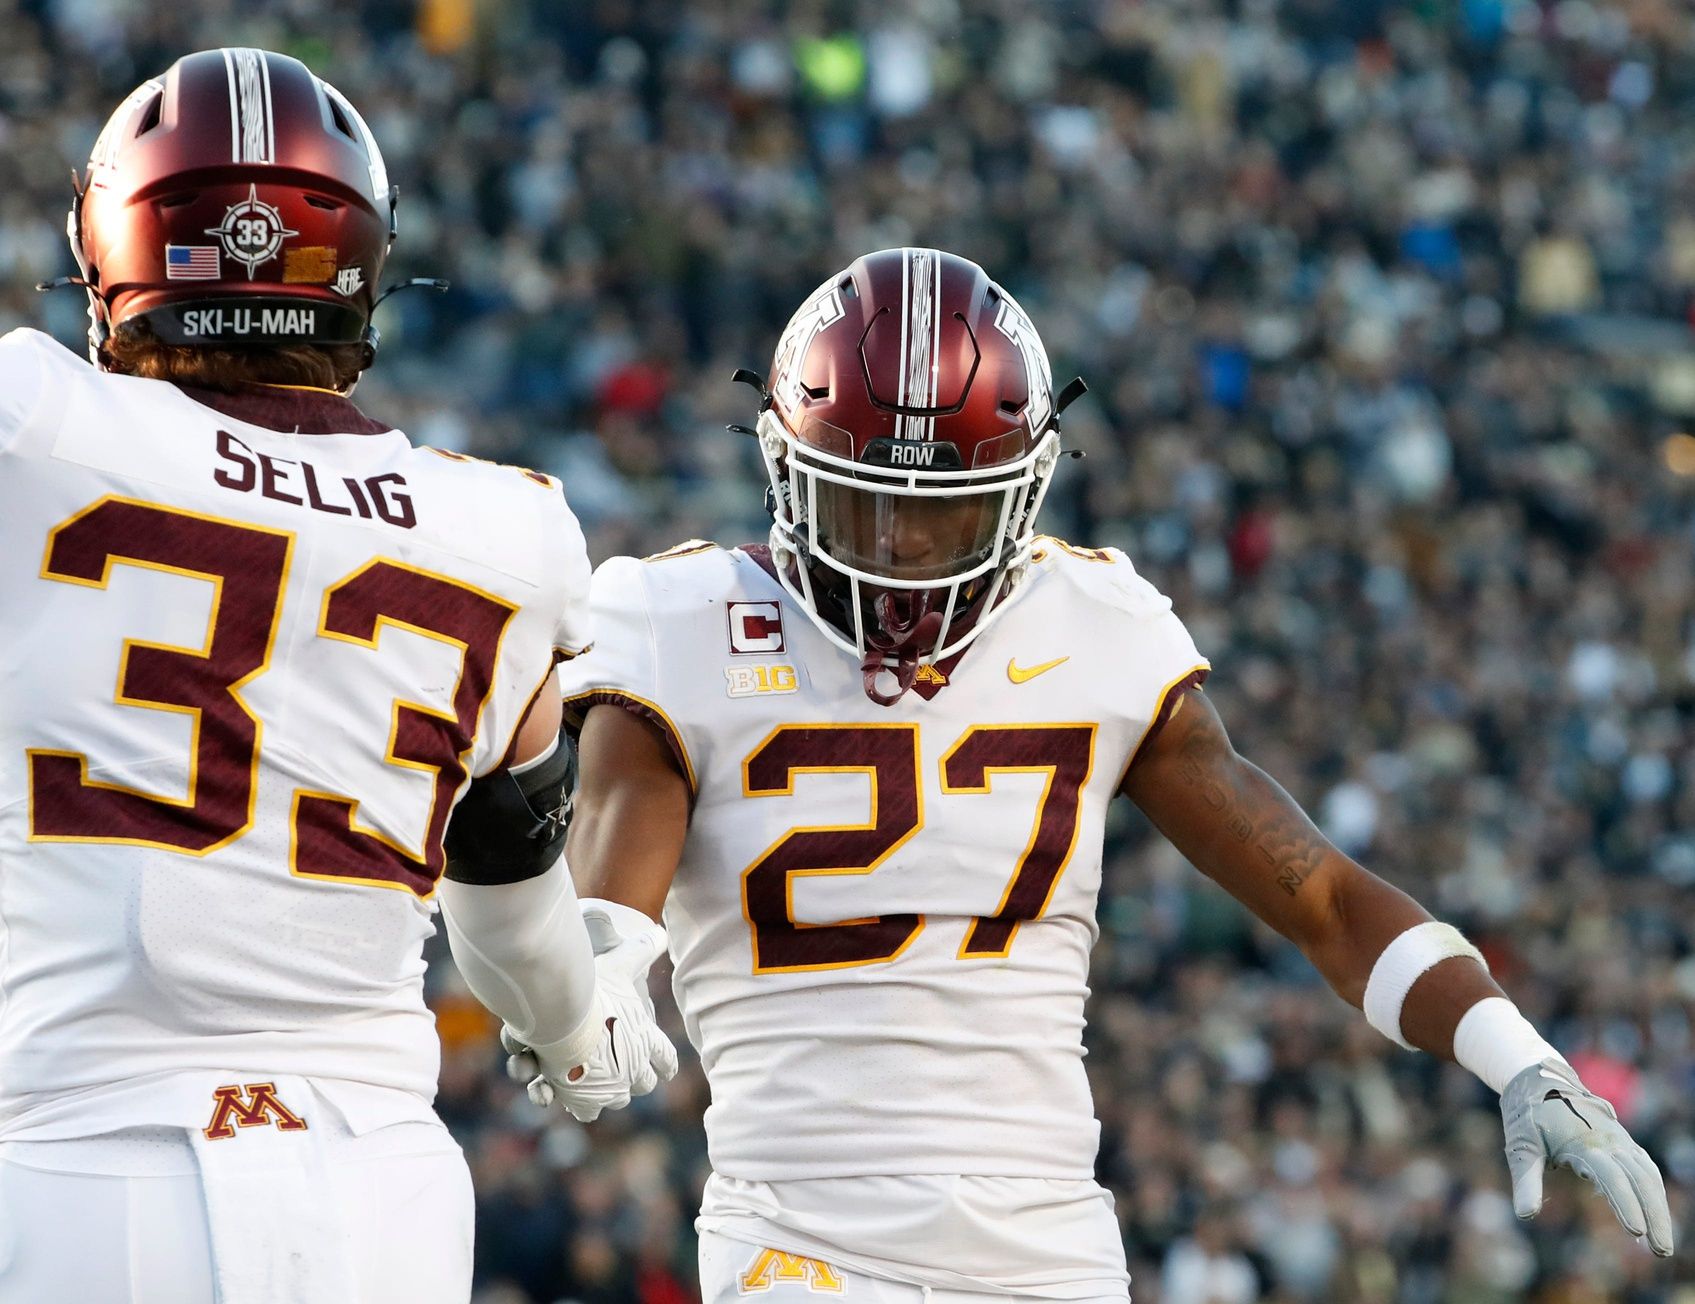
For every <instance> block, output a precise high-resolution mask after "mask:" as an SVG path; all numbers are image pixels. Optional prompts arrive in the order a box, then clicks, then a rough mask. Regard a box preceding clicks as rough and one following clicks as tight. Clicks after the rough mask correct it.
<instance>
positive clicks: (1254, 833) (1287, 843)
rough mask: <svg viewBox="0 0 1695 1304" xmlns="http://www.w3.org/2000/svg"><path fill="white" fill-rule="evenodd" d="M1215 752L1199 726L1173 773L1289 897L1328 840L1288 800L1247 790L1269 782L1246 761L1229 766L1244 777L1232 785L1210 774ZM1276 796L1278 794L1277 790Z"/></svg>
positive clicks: (1315, 864) (1315, 863) (1313, 867)
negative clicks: (1268, 797)
mask: <svg viewBox="0 0 1695 1304" xmlns="http://www.w3.org/2000/svg"><path fill="white" fill-rule="evenodd" d="M1217 750H1218V740H1217V739H1216V738H1212V737H1208V736H1207V733H1206V732H1205V731H1204V730H1198V729H1197V730H1195V731H1193V732H1192V733H1190V734H1189V735H1188V737H1186V738H1185V739H1184V740H1183V745H1182V748H1181V750H1180V751H1179V753H1178V757H1177V768H1178V773H1179V774H1181V775H1182V777H1183V781H1184V782H1185V783H1187V784H1188V785H1189V786H1190V787H1191V788H1194V789H1195V790H1196V791H1197V792H1198V794H1199V795H1200V798H1201V800H1202V801H1203V802H1204V803H1205V804H1206V805H1207V807H1208V809H1210V810H1211V811H1213V812H1214V814H1215V815H1216V816H1217V818H1218V821H1219V823H1220V824H1221V826H1222V827H1223V828H1224V830H1225V831H1226V832H1227V833H1228V834H1229V835H1230V836H1231V837H1232V838H1234V839H1235V840H1236V841H1237V842H1239V843H1241V844H1243V845H1244V846H1249V847H1252V848H1253V851H1254V853H1255V854H1256V855H1257V856H1258V858H1259V860H1260V862H1261V863H1262V864H1263V865H1264V866H1265V868H1266V870H1267V872H1268V873H1270V874H1271V875H1272V876H1273V879H1274V881H1275V882H1276V883H1277V886H1279V887H1280V888H1282V889H1283V890H1284V891H1285V892H1287V893H1288V894H1289V895H1290V896H1294V895H1295V893H1297V892H1299V891H1300V889H1301V884H1302V883H1304V882H1305V881H1306V880H1307V878H1308V877H1309V876H1311V874H1312V873H1313V872H1314V871H1315V870H1316V869H1317V868H1318V867H1319V865H1320V863H1321V862H1322V861H1323V859H1324V856H1325V853H1326V851H1327V850H1328V844H1327V843H1326V842H1325V841H1324V839H1323V837H1322V836H1321V835H1320V834H1319V833H1318V831H1317V830H1316V829H1314V828H1313V827H1312V824H1311V823H1310V822H1309V821H1308V820H1307V819H1306V818H1305V817H1304V816H1303V815H1302V814H1301V813H1300V811H1299V810H1297V809H1295V807H1294V806H1293V804H1292V803H1289V802H1288V799H1287V798H1282V799H1281V800H1272V801H1267V800H1266V798H1267V796H1268V794H1267V793H1266V792H1264V791H1259V792H1256V791H1252V788H1256V787H1261V786H1262V785H1268V784H1269V783H1270V781H1269V780H1268V779H1266V778H1265V776H1264V775H1262V774H1260V773H1259V771H1258V770H1256V769H1254V768H1253V767H1251V766H1248V765H1246V764H1245V763H1244V764H1239V765H1237V766H1234V767H1232V772H1233V773H1234V774H1237V775H1241V776H1243V777H1242V778H1238V779H1236V781H1235V782H1233V783H1231V784H1225V783H1223V782H1221V781H1220V780H1219V779H1218V778H1217V777H1215V775H1216V774H1217V773H1218V769H1219V767H1217V766H1216V765H1213V764H1210V763H1209V762H1211V761H1212V760H1214V759H1215V757H1216V754H1217ZM1255 780H1257V781H1258V782H1255ZM1274 791H1275V790H1274ZM1275 796H1276V797H1279V798H1281V797H1282V794H1281V793H1275Z"/></svg>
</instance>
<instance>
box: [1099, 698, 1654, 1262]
mask: <svg viewBox="0 0 1695 1304" xmlns="http://www.w3.org/2000/svg"><path fill="white" fill-rule="evenodd" d="M1122 791H1123V792H1124V793H1125V795H1126V796H1128V797H1129V798H1130V799H1131V800H1132V801H1134V802H1135V803H1136V804H1137V805H1138V806H1140V807H1141V808H1142V810H1143V811H1144V812H1145V813H1146V814H1147V816H1148V818H1149V819H1150V820H1152V821H1153V823H1154V826H1155V827H1156V828H1157V829H1159V831H1160V832H1161V833H1163V834H1164V835H1165V836H1166V837H1167V838H1169V839H1170V841H1171V842H1172V844H1173V845H1174V846H1175V847H1176V848H1177V849H1178V850H1179V851H1181V852H1182V853H1183V854H1184V855H1185V856H1186V857H1188V859H1189V860H1190V862H1191V863H1193V864H1194V865H1195V867H1196V868H1197V869H1199V870H1200V871H1201V872H1202V873H1203V874H1205V875H1207V877H1209V878H1211V879H1212V880H1213V881H1215V882H1216V883H1218V884H1219V886H1221V887H1222V888H1224V889H1225V890H1226V891H1227V892H1229V893H1230V894H1231V895H1232V896H1234V897H1235V898H1236V899H1237V900H1238V901H1240V902H1242V904H1243V905H1245V906H1247V907H1248V909H1250V910H1252V911H1253V912H1254V913H1255V914H1256V915H1258V916H1259V917H1260V918H1261V919H1263V920H1264V921H1265V922H1266V923H1268V924H1270V925H1271V926H1272V927H1273V928H1275V929H1276V930H1277V931H1278V932H1279V933H1281V934H1283V936H1285V937H1287V938H1288V939H1289V940H1290V941H1292V942H1294V943H1295V944H1296V945H1297V946H1299V947H1300V948H1301V950H1302V952H1304V953H1305V955H1306V956H1307V958H1308V959H1309V960H1311V961H1312V963H1313V965H1314V966H1315V967H1316V968H1317V969H1318V971H1319V973H1321V974H1322V975H1323V976H1324V979H1325V981H1326V982H1328V983H1329V984H1330V986H1331V987H1332V988H1334V989H1335V991H1336V992H1337V994H1338V995H1340V996H1341V997H1342V998H1343V999H1344V1000H1346V1001H1347V1002H1349V1003H1350V1004H1351V1005H1355V1006H1358V1007H1360V1008H1362V1009H1364V1010H1365V1013H1366V1017H1367V1018H1368V1019H1369V1020H1370V1021H1371V1023H1372V1025H1373V1026H1374V1027H1376V1028H1377V1029H1378V1030H1379V1031H1380V1032H1382V1033H1383V1034H1384V1035H1385V1036H1387V1037H1389V1038H1391V1039H1393V1040H1395V1041H1398V1042H1400V1043H1401V1044H1402V1045H1405V1046H1415V1047H1418V1048H1420V1049H1422V1050H1427V1051H1430V1052H1431V1053H1432V1054H1435V1055H1439V1056H1441V1057H1442V1058H1444V1059H1456V1060H1458V1061H1459V1062H1460V1063H1461V1064H1463V1065H1464V1066H1465V1067H1466V1068H1468V1069H1470V1070H1471V1071H1472V1072H1474V1073H1476V1074H1477V1076H1478V1077H1480V1078H1482V1079H1483V1080H1484V1081H1485V1082H1487V1083H1488V1084H1489V1085H1490V1086H1491V1087H1493V1088H1494V1089H1495V1090H1496V1091H1499V1092H1501V1093H1502V1100H1501V1106H1502V1114H1503V1117H1504V1119H1505V1122H1506V1130H1507V1162H1508V1165H1509V1167H1510V1169H1511V1171H1512V1176H1513V1204H1514V1207H1515V1209H1516V1210H1517V1211H1518V1214H1519V1216H1520V1217H1530V1216H1531V1215H1533V1214H1534V1213H1535V1212H1536V1210H1537V1209H1538V1208H1539V1207H1540V1206H1541V1203H1542V1173H1543V1168H1544V1166H1545V1165H1546V1163H1547V1162H1549V1161H1552V1162H1553V1163H1555V1164H1556V1165H1558V1164H1564V1165H1566V1166H1567V1167H1570V1168H1571V1169H1572V1170H1573V1171H1575V1172H1577V1173H1578V1174H1580V1175H1581V1176H1583V1177H1585V1178H1587V1179H1588V1180H1589V1181H1591V1182H1593V1183H1594V1184H1595V1186H1596V1187H1597V1188H1598V1189H1599V1190H1600V1191H1601V1193H1602V1194H1603V1195H1604V1196H1605V1197H1606V1199H1607V1201H1608V1203H1609V1204H1611V1205H1612V1208H1613V1212H1614V1213H1615V1214H1617V1216H1618V1218H1619V1221H1620V1222H1622V1223H1623V1224H1624V1226H1625V1228H1626V1229H1627V1230H1628V1231H1629V1232H1630V1233H1631V1234H1632V1235H1635V1236H1643V1235H1646V1238H1647V1240H1648V1243H1649V1244H1650V1246H1651V1247H1652V1248H1653V1250H1654V1252H1655V1253H1656V1254H1662V1255H1667V1254H1670V1253H1671V1252H1672V1235H1671V1215H1670V1212H1669V1210H1668V1209H1667V1206H1666V1195H1665V1184H1664V1182H1663V1181H1662V1180H1661V1179H1660V1174H1659V1170H1658V1169H1657V1168H1655V1167H1654V1163H1653V1161H1652V1160H1651V1159H1649V1158H1648V1156H1647V1154H1646V1153H1644V1152H1643V1150H1642V1148H1641V1147H1640V1146H1638V1145H1637V1144H1636V1143H1635V1141H1633V1140H1632V1139H1631V1138H1630V1136H1629V1135H1628V1134H1627V1133H1626V1132H1625V1130H1624V1129H1623V1128H1622V1127H1621V1126H1620V1125H1619V1122H1618V1119H1617V1116H1616V1115H1615V1114H1614V1113H1613V1110H1612V1107H1611V1106H1610V1105H1608V1104H1607V1103H1606V1102H1605V1101H1603V1100H1601V1099H1600V1098H1599V1097H1597V1096H1595V1095H1593V1094H1592V1093H1591V1092H1590V1091H1588V1090H1587V1089H1586V1088H1585V1087H1584V1086H1583V1084H1582V1083H1581V1082H1580V1081H1578V1079H1577V1075H1576V1074H1575V1073H1573V1072H1572V1070H1571V1067H1570V1065H1568V1064H1566V1063H1565V1061H1564V1060H1563V1059H1562V1058H1561V1057H1560V1056H1559V1054H1558V1052H1557V1051H1555V1050H1554V1048H1553V1047H1552V1046H1550V1045H1548V1043H1547V1042H1546V1041H1544V1040H1543V1039H1542V1038H1541V1036H1540V1035H1539V1034H1538V1033H1537V1032H1536V1030H1535V1029H1534V1028H1533V1027H1531V1025H1530V1023H1529V1022H1528V1020H1526V1019H1525V1018H1524V1016H1523V1015H1522V1014H1520V1013H1519V1012H1518V1009H1517V1007H1516V1006H1514V1005H1513V1004H1512V1002H1511V1001H1509V1000H1507V999H1506V997H1505V996H1504V994H1503V993H1502V991H1501V989H1500V988H1499V987H1498V986H1496V984H1495V981H1494V980H1493V979H1492V978H1490V976H1489V973H1488V970H1487V969H1486V968H1485V967H1484V965H1483V963H1482V956H1481V955H1479V954H1478V953H1477V952H1476V950H1475V949H1474V948H1472V947H1471V946H1470V944H1469V943H1467V942H1466V941H1465V939H1464V938H1463V937H1461V936H1460V934H1459V933H1458V932H1457V931H1456V930H1454V929H1452V928H1449V927H1448V926H1447V925H1445V924H1439V923H1437V922H1436V921H1434V920H1433V919H1432V918H1431V917H1430V915H1429V913H1428V912H1426V911H1425V909H1424V908H1423V907H1422V906H1420V905H1419V904H1418V902H1416V901H1414V900H1413V899H1412V898H1411V897H1409V896H1408V895H1407V894H1406V893H1404V892H1402V891H1400V890H1399V889H1398V888H1395V887H1392V886H1391V885H1390V884H1388V883H1386V882H1384V881H1383V880H1382V879H1380V878H1378V877H1377V876H1376V875H1375V874H1372V873H1370V872H1369V871H1367V870H1366V869H1365V868H1364V867H1362V866H1361V865H1359V864H1358V863H1356V862H1355V861H1354V860H1352V859H1350V858H1349V857H1348V856H1345V855H1343V854H1342V852H1341V851H1339V850H1338V849H1337V848H1336V847H1335V846H1333V845H1332V844H1331V843H1330V841H1329V839H1327V838H1326V837H1325V836H1324V835H1323V834H1322V833H1320V832H1319V830H1318V829H1317V828H1316V827H1315V826H1314V824H1313V822H1312V821H1311V820H1310V819H1308V818H1307V816H1306V813H1305V812H1304V811H1302V810H1301V808H1300V807H1299V806H1297V805H1296V804H1295V802H1294V800H1293V799H1292V798H1291V797H1290V796H1289V794H1288V793H1286V792H1284V791H1283V789H1282V788H1281V787H1280V786H1279V785H1278V784H1277V783H1276V781H1275V780H1273V779H1272V778H1271V777H1270V776H1269V775H1267V774H1266V773H1265V772H1264V771H1263V770H1261V769H1260V768H1259V767H1258V766H1256V765H1254V764H1253V763H1252V762H1250V761H1248V760H1246V759H1244V758H1243V757H1241V756H1239V755H1238V754H1237V752H1236V749H1235V748H1234V747H1232V746H1231V744H1230V739H1229V736H1228V735H1227V734H1226V733H1225V731H1224V725H1223V723H1222V722H1221V721H1220V720H1219V718H1218V714H1217V712H1215V711H1214V710H1213V708H1212V704H1211V703H1210V702H1209V701H1207V699H1206V698H1205V697H1204V696H1203V695H1202V694H1201V693H1200V692H1199V691H1198V690H1191V691H1189V692H1186V693H1185V694H1184V695H1183V697H1181V698H1180V699H1179V700H1178V702H1177V704H1176V708H1175V710H1174V711H1173V713H1172V714H1171V715H1170V716H1169V717H1168V719H1167V721H1166V724H1165V727H1164V728H1163V729H1162V730H1160V732H1158V733H1157V734H1155V736H1154V737H1153V738H1152V739H1151V740H1150V742H1149V743H1148V745H1147V746H1146V747H1145V748H1144V749H1143V751H1142V753H1141V754H1140V755H1138V756H1137V757H1136V758H1135V760H1134V762H1133V763H1132V765H1131V767H1130V771H1129V773H1128V774H1127V775H1126V776H1125V778H1124V783H1123V788H1122Z"/></svg>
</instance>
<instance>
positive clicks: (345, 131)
mask: <svg viewBox="0 0 1695 1304" xmlns="http://www.w3.org/2000/svg"><path fill="white" fill-rule="evenodd" d="M326 98H327V99H328V100H329V102H330V121H331V122H333V123H335V129H336V130H337V131H339V132H340V133H341V134H342V135H344V136H346V137H347V138H348V139H349V140H351V141H353V142H354V143H355V144H357V143H358V141H359V137H358V136H356V135H355V134H354V132H353V124H352V123H351V122H349V121H348V120H347V114H346V113H344V112H343V111H342V107H341V105H339V104H337V103H336V102H335V96H333V95H331V96H327V97H326Z"/></svg>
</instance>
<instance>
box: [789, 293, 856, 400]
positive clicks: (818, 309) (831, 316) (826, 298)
mask: <svg viewBox="0 0 1695 1304" xmlns="http://www.w3.org/2000/svg"><path fill="white" fill-rule="evenodd" d="M843 311H844V310H843V308H842V293H841V291H840V290H838V289H837V288H836V281H835V278H831V279H830V280H829V281H826V282H825V283H824V284H823V285H821V286H819V287H818V289H817V290H816V291H814V292H813V296H812V298H811V299H809V300H807V303H806V306H805V307H804V308H802V309H801V310H800V311H799V312H797V313H796V314H795V315H794V316H793V317H791V318H790V319H789V326H788V329H787V330H785V331H784V332H783V338H782V339H781V340H780V341H778V343H777V357H776V361H775V363H774V364H773V365H772V368H771V392H772V393H773V394H774V395H776V396H777V397H778V398H779V399H781V400H782V402H783V403H784V404H785V405H786V406H788V407H796V406H798V405H799V403H800V400H801V394H802V391H803V386H802V385H801V381H800V375H801V371H802V370H803V369H804V368H805V366H806V353H807V350H808V349H810V348H811V347H812V341H813V340H814V339H815V338H817V335H818V332H819V331H821V330H823V329H824V328H825V327H826V326H830V325H832V324H834V323H835V322H838V321H840V320H841V319H842V316H843Z"/></svg>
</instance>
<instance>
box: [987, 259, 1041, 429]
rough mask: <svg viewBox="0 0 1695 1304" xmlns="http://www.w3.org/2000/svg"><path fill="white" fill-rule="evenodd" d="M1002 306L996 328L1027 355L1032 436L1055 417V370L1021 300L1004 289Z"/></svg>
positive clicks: (1026, 409)
mask: <svg viewBox="0 0 1695 1304" xmlns="http://www.w3.org/2000/svg"><path fill="white" fill-rule="evenodd" d="M1001 294H1002V298H1001V306H1000V309H999V310H998V311H997V312H996V313H995V329H996V330H998V331H999V332H1000V333H1001V334H1002V335H1004V336H1006V337H1007V339H1009V340H1011V341H1012V343H1013V346H1014V347H1015V348H1017V350H1018V353H1019V356H1020V357H1022V358H1023V359H1024V375H1025V378H1026V379H1027V380H1028V382H1029V386H1030V390H1029V393H1030V401H1029V402H1028V403H1027V404H1025V407H1024V419H1025V420H1026V421H1028V422H1029V423H1030V433H1031V435H1032V436H1035V435H1039V434H1041V433H1042V431H1044V430H1046V429H1047V428H1048V422H1049V421H1051V420H1052V419H1053V373H1052V372H1051V371H1049V369H1048V354H1047V350H1046V349H1044V348H1043V347H1042V337H1041V336H1040V335H1038V334H1036V328H1035V326H1034V325H1033V324H1031V321H1030V318H1029V316H1028V315H1027V314H1026V313H1025V311H1024V309H1023V308H1021V307H1019V305H1018V300H1016V299H1014V298H1013V297H1012V296H1011V295H1010V294H1007V293H1006V292H1005V291H1004V290H1003V291H1002V292H1001Z"/></svg>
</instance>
